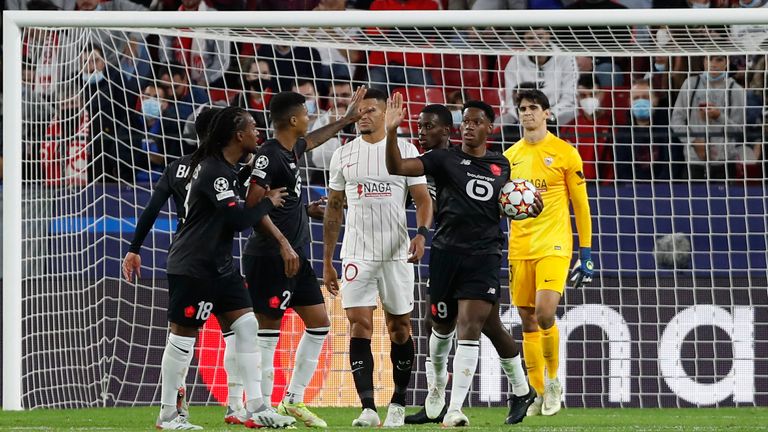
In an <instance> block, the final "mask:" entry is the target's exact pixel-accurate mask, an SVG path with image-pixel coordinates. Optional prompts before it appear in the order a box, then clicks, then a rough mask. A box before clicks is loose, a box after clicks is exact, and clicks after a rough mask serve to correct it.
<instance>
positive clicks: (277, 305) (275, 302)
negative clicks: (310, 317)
mask: <svg viewBox="0 0 768 432" xmlns="http://www.w3.org/2000/svg"><path fill="white" fill-rule="evenodd" d="M296 253H297V254H298V255H299V261H300V264H299V272H298V273H297V274H296V276H294V277H292V278H287V277H286V276H285V266H284V265H283V258H282V257H281V256H280V255H263V256H254V255H243V270H244V271H245V280H246V282H247V286H248V291H249V292H250V294H251V301H252V302H253V310H254V311H256V313H261V314H265V315H269V316H272V317H275V318H280V317H282V316H283V314H284V313H285V310H286V309H288V308H289V307H294V306H313V305H316V304H323V303H325V299H324V298H323V293H322V291H321V290H320V283H319V282H318V281H317V275H315V271H314V270H313V269H312V264H310V262H309V260H308V259H307V257H306V255H305V254H304V252H302V251H296Z"/></svg>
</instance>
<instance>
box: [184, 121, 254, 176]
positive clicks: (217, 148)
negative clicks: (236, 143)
mask: <svg viewBox="0 0 768 432" xmlns="http://www.w3.org/2000/svg"><path fill="white" fill-rule="evenodd" d="M249 115H250V114H249V113H248V111H246V110H244V109H243V108H240V107H235V106H228V107H226V108H222V109H220V110H218V111H216V113H215V114H214V115H213V118H211V121H210V125H209V127H208V133H207V134H204V135H205V136H203V137H202V139H201V141H200V147H198V148H197V150H195V152H194V153H192V160H191V161H190V164H189V165H190V166H189V168H190V169H189V174H188V176H191V175H192V173H194V172H195V170H196V169H197V166H198V165H200V162H202V161H203V160H204V159H207V158H209V157H215V158H219V159H221V158H223V157H224V155H223V153H222V150H223V149H224V147H226V146H227V145H228V144H229V141H230V140H231V139H232V137H233V136H234V135H235V134H236V133H237V132H239V131H241V130H243V128H244V127H245V125H246V118H247V117H246V116H249Z"/></svg>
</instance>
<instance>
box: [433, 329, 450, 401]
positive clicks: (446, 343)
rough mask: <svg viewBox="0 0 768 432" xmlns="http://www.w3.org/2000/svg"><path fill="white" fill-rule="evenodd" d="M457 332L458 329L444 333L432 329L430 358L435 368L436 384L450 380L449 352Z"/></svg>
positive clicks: (442, 384)
mask: <svg viewBox="0 0 768 432" xmlns="http://www.w3.org/2000/svg"><path fill="white" fill-rule="evenodd" d="M455 334H456V330H453V331H452V332H450V333H448V334H445V335H444V334H440V333H438V332H436V331H435V329H432V336H430V338H429V358H430V359H432V366H433V367H434V368H435V385H440V386H441V387H444V386H445V384H446V383H447V382H448V367H447V365H448V354H449V353H450V352H451V345H453V335H455Z"/></svg>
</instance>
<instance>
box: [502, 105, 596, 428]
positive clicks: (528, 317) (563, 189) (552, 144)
mask: <svg viewBox="0 0 768 432" xmlns="http://www.w3.org/2000/svg"><path fill="white" fill-rule="evenodd" d="M515 104H516V105H517V111H518V113H519V115H520V120H521V123H522V126H523V138H522V139H521V140H520V141H518V142H517V143H515V144H514V145H513V146H512V147H510V148H509V149H507V151H506V152H504V156H505V157H506V158H507V159H508V160H509V163H510V165H511V166H512V172H511V178H524V179H527V180H528V181H530V182H531V183H533V184H534V185H535V186H536V187H537V188H538V189H539V190H540V191H541V193H542V196H543V198H544V200H545V201H546V202H547V210H546V211H545V212H544V213H542V214H541V216H540V217H537V218H535V219H526V220H522V221H517V222H515V223H513V224H510V225H511V226H510V229H509V288H510V293H511V296H512V304H513V305H515V306H516V307H517V310H518V313H519V314H520V318H521V319H522V322H523V356H524V357H525V366H526V368H527V369H528V379H529V380H530V382H531V385H532V386H533V387H534V388H535V389H536V392H537V394H538V397H537V398H536V402H534V404H533V405H531V407H530V408H529V409H528V415H529V416H530V415H547V416H550V415H554V414H557V412H558V411H560V406H561V399H562V386H561V385H560V381H559V380H558V379H557V369H558V367H559V348H560V334H559V332H558V329H557V324H556V323H555V312H556V310H557V305H558V304H559V303H560V298H561V297H562V295H563V290H564V288H565V283H566V278H567V277H569V276H568V267H569V264H570V260H571V253H572V252H571V251H572V247H573V244H572V242H573V240H572V238H573V234H572V232H571V216H570V211H569V209H568V207H569V200H570V204H572V205H573V212H574V215H575V216H576V229H577V230H578V233H579V243H580V245H581V247H580V249H579V259H578V260H577V261H576V265H575V266H574V267H573V271H572V273H571V275H570V282H571V283H572V284H573V286H574V287H575V288H578V287H580V286H581V285H583V284H586V283H589V282H591V281H592V272H593V264H592V258H591V249H590V248H591V245H592V222H591V217H590V212H589V201H588V200H587V185H586V182H585V180H584V173H583V168H582V162H581V157H580V156H579V152H578V151H577V150H576V149H575V148H574V147H573V146H572V145H570V144H569V143H567V142H566V141H563V140H561V139H560V138H558V137H556V136H555V135H553V134H552V133H551V132H547V118H548V117H549V116H550V106H549V100H548V99H547V97H546V96H545V95H544V93H542V92H541V91H540V90H521V91H520V92H518V93H517V95H516V96H515ZM545 368H546V370H547V378H548V382H547V383H546V385H545V381H544V369H545Z"/></svg>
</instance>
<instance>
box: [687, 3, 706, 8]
mask: <svg viewBox="0 0 768 432" xmlns="http://www.w3.org/2000/svg"><path fill="white" fill-rule="evenodd" d="M691 7H692V8H693V9H706V8H709V3H692V4H691Z"/></svg>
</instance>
